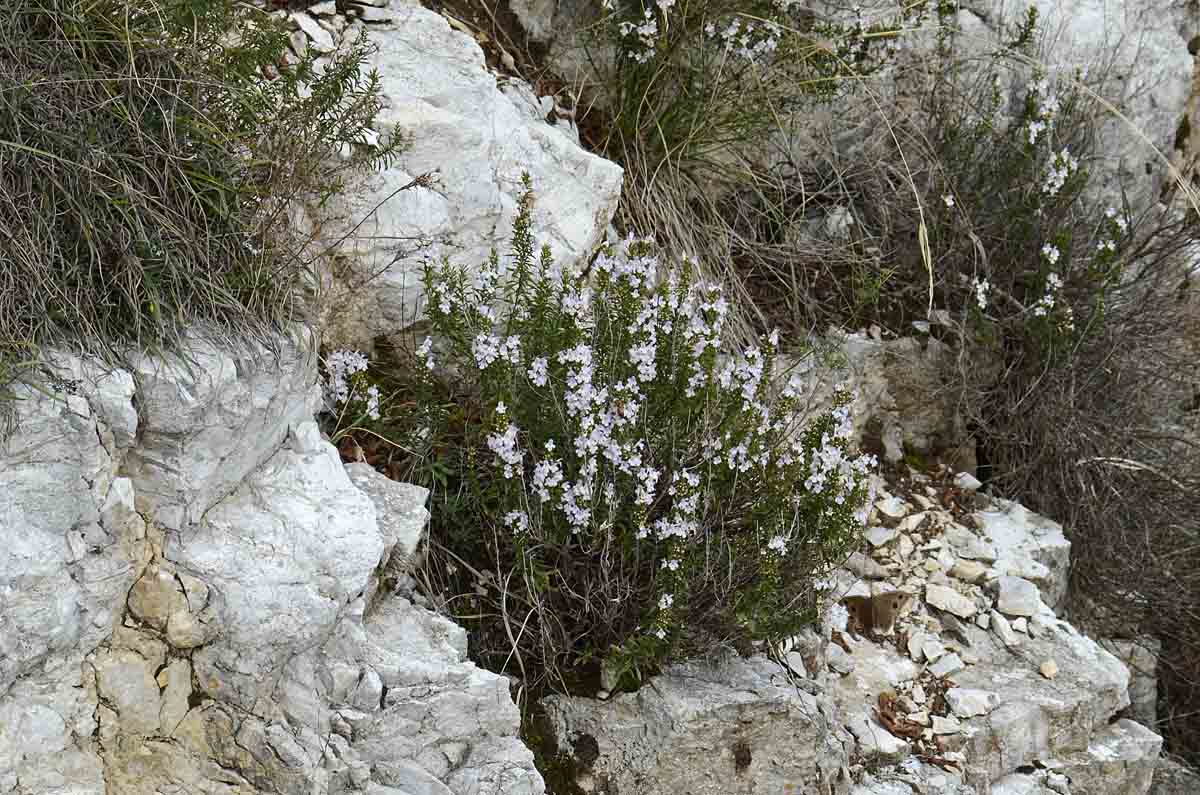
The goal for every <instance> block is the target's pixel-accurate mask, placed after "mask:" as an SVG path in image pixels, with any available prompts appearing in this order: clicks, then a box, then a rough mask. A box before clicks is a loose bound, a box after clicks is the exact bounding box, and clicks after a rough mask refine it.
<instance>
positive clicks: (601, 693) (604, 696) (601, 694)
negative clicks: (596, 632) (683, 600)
mask: <svg viewBox="0 0 1200 795" xmlns="http://www.w3.org/2000/svg"><path fill="white" fill-rule="evenodd" d="M793 654H795V652H793ZM788 656H789V657H790V656H791V655H790V654H789V655H788ZM796 656H797V657H799V656H800V655H798V654H797V655H796ZM796 673H800V672H799V671H797V672H796ZM611 695H612V693H609V692H608V691H607V690H604V689H603V688H601V689H600V690H597V691H596V698H598V699H600V700H601V701H608V697H609V696H611Z"/></svg>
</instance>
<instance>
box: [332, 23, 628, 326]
mask: <svg viewBox="0 0 1200 795" xmlns="http://www.w3.org/2000/svg"><path fill="white" fill-rule="evenodd" d="M388 10H389V12H390V17H391V19H390V21H389V22H388V23H386V24H380V25H373V26H372V27H371V30H370V34H369V35H370V38H371V41H372V42H373V44H375V45H376V46H377V48H378V50H377V52H376V53H375V54H374V55H373V56H372V57H371V62H370V66H371V67H372V68H373V69H375V70H377V71H378V73H379V77H380V81H381V82H380V85H381V89H382V92H383V95H384V97H385V99H386V107H385V109H384V110H383V111H382V112H381V114H380V115H379V118H378V120H377V127H378V128H379V130H380V132H383V133H387V134H392V135H397V136H400V137H402V138H403V139H404V141H405V142H406V144H405V147H404V149H403V151H402V152H401V153H400V154H399V156H398V157H397V159H396V162H395V163H394V164H392V165H391V167H390V168H387V169H385V170H383V171H381V172H380V173H378V174H377V175H374V176H372V177H369V178H368V179H367V181H366V184H365V185H364V186H362V188H361V189H358V190H356V191H355V192H354V194H353V196H352V197H351V198H350V199H349V200H348V201H346V202H345V203H342V204H337V205H331V206H330V208H327V209H326V210H323V211H322V212H321V213H320V215H321V219H322V220H321V221H320V236H321V240H322V241H332V240H334V239H337V238H338V237H340V236H341V235H342V234H348V235H349V238H348V239H347V240H346V241H345V243H344V244H343V245H342V246H341V249H340V251H341V254H343V255H344V259H345V261H344V263H343V266H342V268H341V270H340V271H339V272H337V273H335V274H333V276H334V282H333V284H332V285H331V289H332V290H333V293H332V294H331V298H332V300H331V301H330V302H329V306H330V312H329V313H328V316H327V318H326V324H327V327H328V329H327V331H326V332H325V337H326V340H327V341H329V342H331V343H334V344H338V345H348V346H354V347H360V348H369V346H370V343H371V340H372V339H373V337H374V336H376V335H380V334H389V333H392V332H395V331H397V330H399V329H402V328H404V327H405V326H406V325H408V324H410V323H412V322H414V321H415V320H416V319H417V317H418V314H419V312H420V307H419V305H418V296H419V277H420V274H421V266H422V264H423V263H424V262H425V260H426V258H429V257H432V258H435V259H438V258H441V257H443V256H446V257H450V258H451V259H453V260H454V261H455V262H459V263H462V264H464V265H467V266H478V265H482V264H483V263H484V262H486V260H487V258H488V255H489V253H490V252H491V250H492V249H497V250H498V251H500V252H501V253H507V252H508V251H509V249H510V246H509V241H510V239H511V236H512V222H513V219H514V218H515V217H516V211H517V202H518V199H519V198H520V196H521V194H522V193H523V192H524V190H525V188H524V186H523V175H524V174H528V175H529V178H530V180H531V184H532V187H533V190H534V194H535V196H536V200H535V204H534V209H533V228H534V234H535V236H536V237H537V240H538V242H539V243H545V244H546V245H548V246H549V247H550V250H551V252H552V253H553V254H554V256H555V258H556V261H557V262H559V263H560V264H562V265H573V264H576V263H577V262H578V261H580V260H581V259H582V258H586V257H588V256H590V255H591V254H592V253H593V251H594V249H595V248H596V246H597V245H598V244H599V243H601V242H602V241H603V239H604V235H605V232H606V230H607V227H608V223H609V220H610V219H611V218H612V215H613V213H614V212H615V211H616V207H617V201H618V199H619V197H620V191H621V183H622V179H623V172H622V170H621V169H620V167H618V166H617V165H615V164H613V163H611V162H609V161H607V160H605V159H603V158H601V157H598V156H596V155H592V154H589V153H587V152H585V151H584V150H583V149H581V148H580V146H579V144H578V142H577V140H576V138H575V137H574V136H573V135H572V134H571V132H570V131H569V130H565V129H563V128H561V127H556V126H554V125H552V124H550V123H548V122H547V121H546V116H547V111H546V109H545V108H544V107H543V105H542V104H541V103H540V101H539V99H538V97H537V96H536V95H535V94H534V93H533V91H532V90H531V89H530V88H529V87H528V86H526V85H525V84H523V83H521V82H520V81H517V80H507V79H498V78H497V77H496V76H495V75H494V74H492V73H491V72H489V71H488V69H487V65H486V63H485V60H484V54H483V51H482V50H481V49H480V48H479V45H478V44H477V43H476V42H475V41H474V40H473V39H472V38H471V37H470V36H467V35H466V34H464V33H461V32H459V31H457V30H454V29H453V28H451V26H450V24H449V23H448V22H447V21H446V19H445V18H444V17H442V16H440V15H438V14H435V13H434V12H432V11H429V10H426V9H424V8H422V7H420V6H419V5H416V4H409V3H404V2H399V0H394V1H393V2H392V4H391V6H389V7H388ZM551 104H552V103H551ZM425 174H432V176H433V179H432V181H431V182H429V183H421V184H416V185H410V183H412V182H413V180H414V179H415V178H416V177H419V176H422V175H425ZM405 186H409V187H407V188H406V187H405Z"/></svg>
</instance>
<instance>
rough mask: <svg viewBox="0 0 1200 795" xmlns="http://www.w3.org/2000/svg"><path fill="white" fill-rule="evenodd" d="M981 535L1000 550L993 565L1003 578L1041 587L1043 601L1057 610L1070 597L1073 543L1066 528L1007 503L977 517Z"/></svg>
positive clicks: (997, 502)
mask: <svg viewBox="0 0 1200 795" xmlns="http://www.w3.org/2000/svg"><path fill="white" fill-rule="evenodd" d="M973 517H974V519H975V520H976V522H977V523H978V524H979V526H980V530H979V531H978V532H979V533H980V534H982V535H983V536H984V537H985V538H987V539H988V540H989V541H990V542H991V543H992V544H994V545H995V548H996V561H995V563H994V564H993V568H995V570H996V572H997V573H998V574H1001V575H1011V576H1013V577H1022V578H1024V579H1026V580H1029V581H1030V582H1032V583H1033V584H1034V585H1036V586H1037V588H1038V591H1039V592H1040V593H1041V597H1042V601H1043V602H1045V603H1046V604H1048V605H1050V606H1051V607H1054V608H1057V607H1058V606H1059V605H1060V604H1061V603H1062V600H1063V597H1064V596H1066V594H1067V577H1068V574H1069V570H1068V569H1069V566H1068V564H1069V560H1070V555H1071V542H1070V541H1068V540H1067V537H1066V536H1065V535H1064V534H1063V529H1062V526H1061V525H1059V524H1058V523H1057V522H1055V521H1052V520H1050V519H1047V518H1046V517H1044V516H1040V515H1038V514H1035V513H1034V512H1033V511H1030V510H1029V509H1028V508H1026V507H1025V506H1024V505H1021V504H1020V503H1016V502H1012V501H1009V500H1003V499H994V500H992V506H991V507H989V508H988V509H987V510H984V511H977V512H976V513H974V514H973Z"/></svg>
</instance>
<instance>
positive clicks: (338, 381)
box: [325, 350, 379, 420]
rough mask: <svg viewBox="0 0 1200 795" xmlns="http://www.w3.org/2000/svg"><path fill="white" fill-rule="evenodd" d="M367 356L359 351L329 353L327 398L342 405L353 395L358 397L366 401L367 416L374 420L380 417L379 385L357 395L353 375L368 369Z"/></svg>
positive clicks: (335, 403) (326, 383)
mask: <svg viewBox="0 0 1200 795" xmlns="http://www.w3.org/2000/svg"><path fill="white" fill-rule="evenodd" d="M367 365H368V361H367V357H366V356H365V355H363V354H362V353H361V352H359V351H346V350H339V351H334V352H333V353H331V354H329V356H328V357H326V359H325V371H326V373H327V374H328V377H327V379H326V381H325V399H326V401H327V402H328V403H329V405H330V406H340V405H343V404H345V403H348V402H349V401H350V399H351V397H357V398H359V399H360V400H362V401H363V402H364V403H366V412H367V416H368V417H370V418H371V419H373V420H377V419H379V387H377V386H375V385H374V384H371V385H370V386H368V387H367V388H366V390H365V394H364V395H355V394H354V392H355V388H354V384H353V380H352V376H354V374H356V373H363V372H366V370H367Z"/></svg>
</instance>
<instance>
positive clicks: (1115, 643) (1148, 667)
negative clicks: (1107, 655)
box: [1099, 637, 1162, 727]
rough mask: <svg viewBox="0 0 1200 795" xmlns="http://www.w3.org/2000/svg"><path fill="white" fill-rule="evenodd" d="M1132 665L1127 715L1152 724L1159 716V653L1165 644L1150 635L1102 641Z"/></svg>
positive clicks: (1104, 645)
mask: <svg viewBox="0 0 1200 795" xmlns="http://www.w3.org/2000/svg"><path fill="white" fill-rule="evenodd" d="M1099 643H1100V645H1101V646H1103V647H1104V648H1105V650H1107V651H1109V652H1111V653H1112V654H1113V656H1115V657H1116V658H1117V659H1118V660H1120V661H1121V662H1123V663H1125V667H1127V668H1128V669H1129V676H1130V682H1129V702H1130V703H1129V709H1128V711H1127V713H1128V714H1127V717H1129V718H1132V719H1133V720H1135V721H1137V722H1138V723H1140V724H1142V725H1143V726H1150V727H1153V726H1154V725H1155V723H1156V722H1157V718H1158V653H1159V649H1160V648H1161V647H1162V644H1161V643H1160V642H1159V641H1158V640H1156V639H1154V638H1151V637H1143V638H1138V639H1136V640H1120V639H1112V638H1105V639H1102V640H1101V641H1099Z"/></svg>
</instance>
